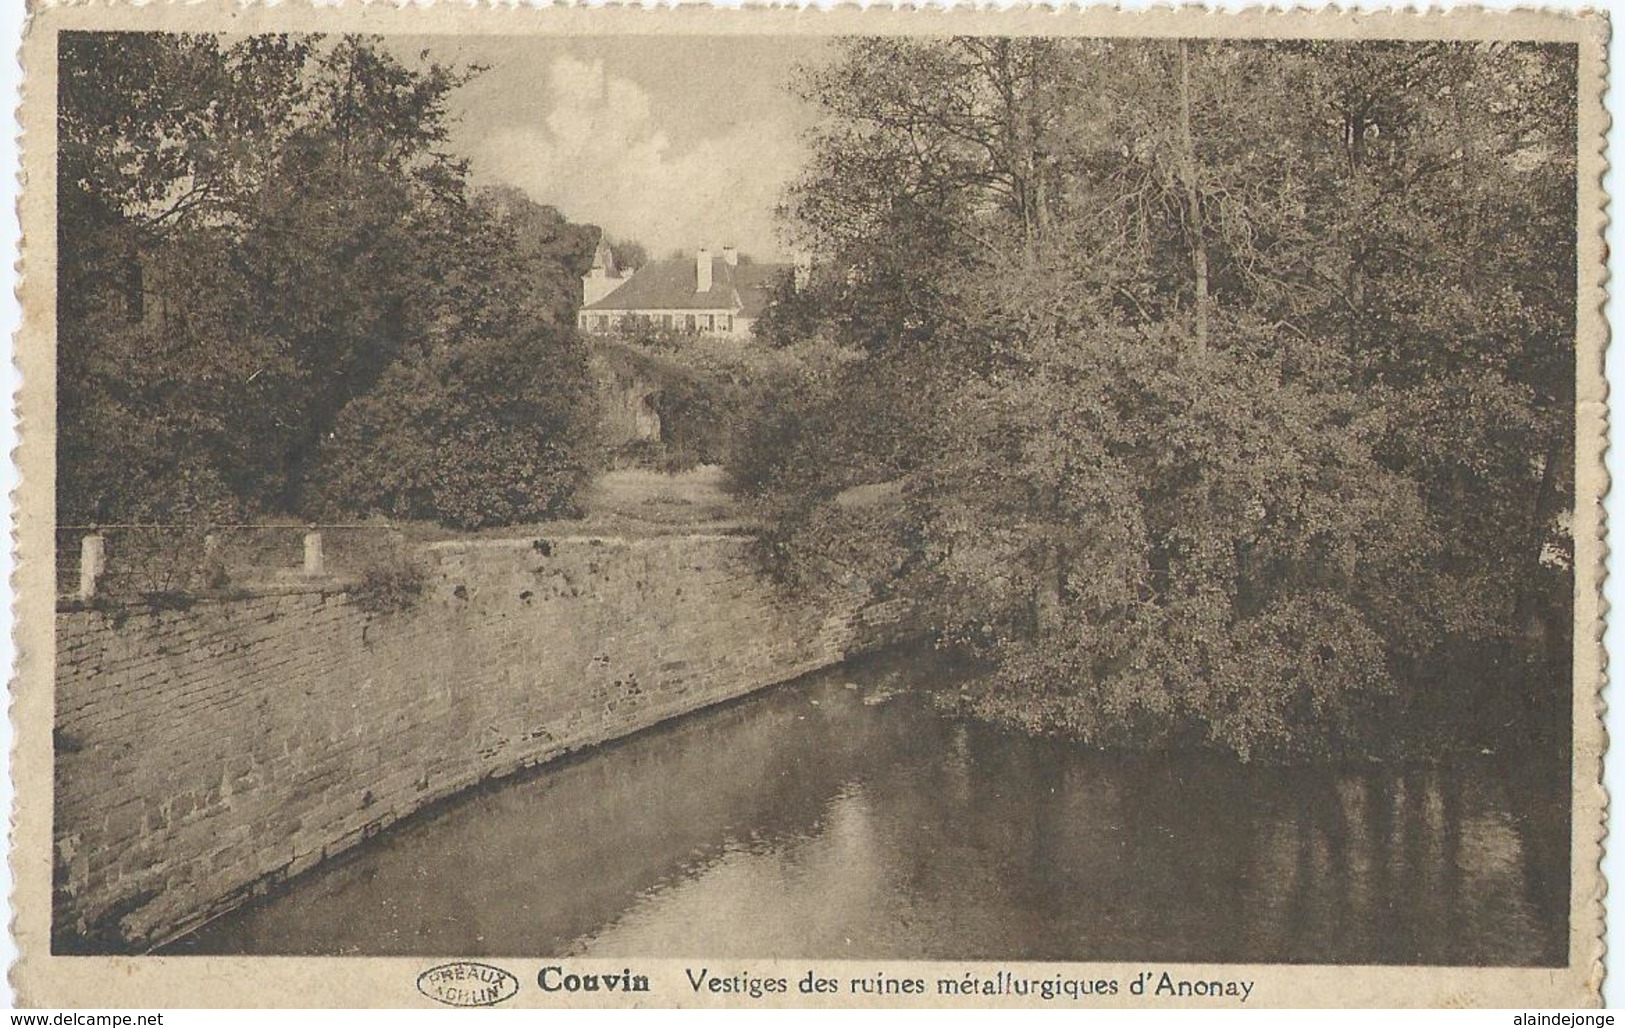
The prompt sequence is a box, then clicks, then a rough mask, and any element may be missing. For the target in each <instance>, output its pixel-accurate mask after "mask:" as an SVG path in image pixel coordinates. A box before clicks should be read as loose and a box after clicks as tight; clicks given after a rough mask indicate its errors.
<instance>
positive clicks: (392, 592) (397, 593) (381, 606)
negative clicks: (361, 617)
mask: <svg viewBox="0 0 1625 1028" xmlns="http://www.w3.org/2000/svg"><path fill="white" fill-rule="evenodd" d="M428 581H429V572H428V569H427V568H425V567H424V566H423V564H422V563H421V562H420V561H418V560H416V559H414V558H413V557H412V556H411V554H409V553H408V552H406V551H405V550H404V549H396V550H395V551H393V552H392V554H391V555H390V556H388V557H386V558H384V559H383V560H380V561H379V562H377V563H375V564H372V565H371V566H369V567H368V568H367V569H366V570H365V571H363V572H362V573H361V581H360V582H359V583H358V584H357V585H356V586H355V587H354V588H353V589H351V590H350V599H351V601H352V602H353V603H355V605H356V606H358V607H360V608H361V609H362V610H364V611H366V612H367V613H369V614H399V613H404V612H406V611H409V610H411V609H412V608H413V607H415V606H417V604H418V601H419V600H420V599H421V598H422V596H423V590H424V589H425V588H426V587H427V585H428Z"/></svg>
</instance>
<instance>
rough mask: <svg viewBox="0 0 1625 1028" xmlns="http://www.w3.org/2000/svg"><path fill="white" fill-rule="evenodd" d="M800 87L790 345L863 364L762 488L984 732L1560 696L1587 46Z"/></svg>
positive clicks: (824, 370) (1160, 728)
mask: <svg viewBox="0 0 1625 1028" xmlns="http://www.w3.org/2000/svg"><path fill="white" fill-rule="evenodd" d="M806 92H807V95H808V97H809V98H810V99H811V100H812V101H814V102H815V103H817V104H818V105H819V106H820V107H822V108H823V110H824V112H825V115H826V117H825V119H824V121H823V124H822V126H821V128H820V129H819V130H818V132H817V134H816V135H815V137H814V139H813V140H812V143H813V146H812V153H813V157H812V161H811V164H810V167H809V170H808V172H807V174H806V175H805V177H804V178H803V179H802V181H801V182H800V183H799V184H798V185H797V186H796V187H795V189H794V190H793V192H792V195H791V198H790V201H789V203H788V205H787V213H788V214H789V215H790V216H791V219H792V224H793V225H795V226H798V227H799V229H800V234H801V242H802V244H803V245H804V246H806V247H807V248H809V249H811V250H812V251H814V252H815V253H817V254H818V256H819V258H820V263H821V265H822V273H821V274H819V275H816V276H815V279H814V284H813V286H812V288H811V289H810V290H809V291H808V292H807V293H806V294H805V295H804V296H802V297H800V298H799V299H798V301H797V302H798V303H799V304H800V305H801V306H800V307H799V308H798V309H797V310H796V311H794V312H792V313H793V315H794V316H793V317H792V316H788V314H787V315H786V316H782V317H780V318H779V319H778V321H779V323H781V324H784V325H794V326H797V329H798V331H797V334H799V335H802V336H805V335H815V336H822V337H823V338H824V339H825V340H826V343H827V344H828V345H829V346H830V347H832V348H833V350H832V352H834V353H845V354H847V355H848V356H846V357H844V358H840V359H838V360H834V361H825V362H822V363H818V364H817V365H816V371H815V372H814V373H812V374H811V375H810V376H809V384H808V385H807V386H806V387H805V388H800V389H791V390H787V392H786V397H785V399H786V400H787V403H786V404H785V405H784V406H782V407H781V409H779V410H777V411H769V412H767V413H766V415H765V420H764V422H763V424H762V426H761V427H760V429H759V431H760V433H761V436H760V439H761V443H760V445H759V447H758V452H757V453H756V454H755V455H754V456H753V457H752V458H751V459H750V460H748V461H746V462H745V463H743V464H742V465H741V469H740V475H739V482H740V487H741V489H742V490H743V491H744V492H745V493H746V494H747V495H749V496H751V497H752V498H753V499H754V501H755V502H756V503H758V504H759V505H760V506H761V508H762V510H763V511H764V512H765V513H767V514H768V516H769V517H770V519H771V523H772V524H773V526H774V527H773V531H772V533H771V537H770V543H771V550H772V552H773V553H775V554H776V556H777V558H778V566H779V567H780V569H781V570H782V571H783V572H784V573H786V574H790V575H796V576H800V577H802V578H804V579H807V580H812V579H817V578H820V577H822V578H828V577H830V575H831V573H833V574H834V575H835V577H839V576H840V575H841V574H851V573H861V574H862V575H864V576H865V577H867V578H869V579H870V580H871V581H877V582H879V583H881V584H882V587H883V588H889V589H895V590H898V591H901V592H903V593H906V594H908V595H911V596H913V597H914V598H915V599H916V600H918V601H919V602H920V604H921V605H922V608H923V609H924V610H925V611H927V613H928V615H929V617H930V618H931V619H932V621H933V623H934V625H935V626H936V629H937V632H938V635H939V637H940V638H941V639H942V640H944V641H947V642H952V643H954V644H957V645H961V646H964V647H967V648H969V649H970V650H972V651H974V652H976V653H979V654H980V655H981V656H983V657H985V658H986V659H987V660H988V661H989V662H990V664H991V665H992V666H993V668H994V673H993V674H992V675H990V676H989V678H988V685H987V687H986V688H985V690H984V691H982V692H981V693H979V694H976V695H975V696H973V697H972V698H971V700H970V702H971V704H972V706H974V707H976V708H977V709H980V710H981V711H982V712H984V713H986V714H988V715H990V716H994V717H998V718H1005V719H1009V720H1013V721H1017V722H1020V723H1022V724H1024V725H1027V726H1028V727H1032V728H1036V729H1040V730H1052V729H1053V730H1062V731H1066V732H1069V733H1072V734H1076V735H1080V736H1083V737H1085V738H1089V739H1094V740H1097V741H1102V742H1114V743H1132V744H1146V743H1150V742H1155V741H1166V740H1168V739H1170V738H1175V737H1178V738H1185V737H1189V738H1191V739H1193V740H1197V741H1201V742H1204V743H1206V744H1211V745H1216V746H1219V747H1222V748H1227V749H1231V750H1235V751H1238V752H1241V753H1254V752H1281V753H1285V752H1294V751H1315V752H1323V751H1326V750H1328V749H1333V748H1340V747H1343V746H1348V745H1363V744H1364V743H1366V742H1368V741H1369V739H1361V738H1360V735H1361V732H1362V730H1368V729H1369V728H1370V727H1371V726H1373V725H1377V724H1380V723H1381V721H1380V719H1379V718H1376V717H1373V716H1372V714H1373V713H1374V712H1375V711H1376V710H1378V709H1384V710H1389V711H1392V712H1401V711H1408V712H1411V713H1416V712H1419V711H1428V710H1430V709H1431V707H1430V702H1429V701H1431V699H1433V698H1434V697H1437V696H1441V695H1442V696H1444V697H1446V699H1445V704H1444V705H1454V706H1455V707H1457V708H1458V709H1459V708H1471V709H1483V708H1484V707H1485V704H1484V703H1482V702H1481V701H1482V700H1484V699H1485V698H1486V690H1488V691H1492V692H1494V693H1495V695H1497V696H1501V697H1505V696H1506V695H1508V694H1509V693H1510V694H1513V695H1516V694H1517V693H1518V688H1519V686H1520V684H1521V683H1522V682H1524V681H1532V682H1534V683H1536V684H1535V686H1534V687H1532V688H1530V690H1529V691H1530V692H1531V693H1545V694H1547V695H1555V694H1556V693H1557V691H1558V690H1554V689H1552V688H1551V686H1550V682H1551V680H1552V679H1553V678H1557V679H1559V680H1561V679H1562V678H1563V677H1564V676H1565V671H1564V669H1563V668H1562V666H1561V660H1562V646H1561V640H1560V639H1556V636H1557V634H1558V633H1560V631H1561V626H1563V625H1566V623H1567V616H1566V613H1565V610H1566V608H1565V606H1564V605H1565V604H1566V602H1567V600H1566V594H1565V592H1564V590H1563V582H1564V581H1565V580H1566V578H1565V568H1564V566H1563V556H1562V550H1563V545H1564V544H1563V540H1562V519H1561V517H1560V516H1559V515H1560V513H1561V512H1562V511H1563V510H1564V509H1565V508H1566V507H1567V506H1568V505H1569V500H1568V499H1567V498H1566V490H1567V489H1568V488H1569V486H1568V482H1567V474H1566V470H1565V469H1566V466H1567V462H1568V461H1570V460H1571V456H1570V455H1569V453H1568V451H1567V449H1566V447H1567V440H1568V438H1569V433H1570V432H1572V425H1573V398H1572V384H1571V383H1572V375H1573V331H1574V329H1573V302H1574V292H1573V290H1574V284H1573V267H1574V238H1573V227H1572V226H1573V220H1572V219H1573V202H1574V201H1573V190H1572V182H1573V168H1574V163H1573V162H1574V153H1575V139H1574V121H1573V109H1574V102H1575V94H1574V68H1573V54H1572V49H1565V48H1562V47H1539V46H1532V45H1531V46H1487V45H1477V44H1449V45H1440V44H1400V43H1393V44H1386V43H1384V44H1341V43H1338V44H1333V43H1291V42H1286V43H1219V42H1191V41H1168V42H1155V41H1149V42H1148V41H1133V42H1121V41H1094V40H1084V41H1050V40H1017V39H998V38H967V39H954V40H950V41H940V42H936V41H927V42H922V41H912V40H910V41H897V40H878V41H877V40H857V41H853V42H851V43H849V44H847V49H846V52H845V54H844V55H843V57H842V59H840V60H838V61H836V62H835V63H834V64H833V65H832V66H830V67H829V68H827V69H824V70H822V71H819V72H816V73H814V74H812V75H811V76H810V77H809V79H808V82H807V89H806ZM770 323H771V321H770ZM853 405H857V406H859V407H861V408H862V416H860V417H853V416H851V414H850V413H843V411H845V412H849V411H850V408H851V407H852V406H853ZM883 478H895V479H898V480H900V481H901V483H902V484H903V495H904V497H905V502H904V503H903V504H902V505H901V506H899V507H898V508H896V509H894V510H892V511H890V512H889V513H887V514H885V515H883V516H882V515H877V513H876V512H875V511H874V510H873V509H870V508H867V507H858V508H855V507H854V506H853V505H851V504H847V503H843V502H842V490H843V489H846V488H847V487H849V486H853V485H860V484H864V483H866V482H873V481H877V480H879V479H883ZM1542 632H1544V634H1545V638H1546V640H1547V641H1548V642H1555V643H1556V644H1555V645H1552V646H1550V647H1549V648H1545V649H1542V648H1541V647H1538V646H1532V645H1531V644H1532V643H1533V642H1534V640H1535V638H1536V637H1537V636H1539V635H1540V634H1541V633H1542ZM1463 669H1470V670H1469V671H1468V673H1462V672H1463ZM1520 674H1522V675H1523V677H1522V678H1520V677H1519V676H1520ZM1396 699H1397V700H1398V702H1395V700H1396Z"/></svg>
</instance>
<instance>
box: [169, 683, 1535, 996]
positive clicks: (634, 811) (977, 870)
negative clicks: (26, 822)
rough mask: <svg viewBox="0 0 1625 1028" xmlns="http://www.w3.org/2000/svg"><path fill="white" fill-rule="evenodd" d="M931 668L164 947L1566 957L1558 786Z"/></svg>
mask: <svg viewBox="0 0 1625 1028" xmlns="http://www.w3.org/2000/svg"><path fill="white" fill-rule="evenodd" d="M933 661H934V658H929V657H928V658H927V659H925V660H919V659H917V658H916V657H914V656H911V655H909V654H905V653H896V654H887V655H881V656H877V657H875V658H870V659H863V660H858V661H854V662H851V663H848V664H843V665H841V666H838V667H832V668H829V669H826V670H823V671H819V672H814V673H813V674H811V675H809V676H806V677H804V678H802V679H798V680H797V681H795V682H791V683H787V684H785V685H781V686H777V687H774V688H772V689H767V690H760V691H757V692H754V693H752V694H750V695H748V696H745V697H742V698H740V699H738V700H735V701H731V702H729V703H726V704H722V705H718V706H714V707H710V708H707V709H706V710H704V711H700V712H697V713H695V714H692V715H689V716H687V717H683V718H679V719H674V720H672V721H668V722H666V723H663V724H661V725H659V726H656V727H653V728H651V729H649V730H647V731H644V732H640V733H638V734H637V735H634V736H630V737H627V738H625V739H621V740H618V741H615V742H612V743H609V744H606V745H604V746H601V747H598V748H595V749H593V750H591V751H588V752H584V753H582V754H581V755H579V756H578V757H575V758H572V759H570V760H568V761H564V762H561V763H557V764H551V765H548V766H546V767H541V768H537V769H535V770H533V771H531V772H528V773H526V774H525V775H523V776H518V777H515V778H512V779H508V780H505V781H503V782H501V783H491V784H490V785H489V786H488V787H486V788H482V789H481V790H479V791H478V792H475V793H469V794H464V795H463V796H462V797H459V798H453V799H451V800H448V801H446V802H445V803H443V804H440V805H438V806H436V807H435V808H433V809H432V810H429V811H425V812H424V814H423V815H421V816H420V817H417V818H413V819H411V820H410V821H407V822H403V823H401V824H400V825H398V826H396V827H395V828H394V829H392V830H391V831H389V832H387V833H384V834H383V835H381V836H379V837H378V838H376V839H374V840H370V841H368V842H367V843H365V844H364V845H362V846H360V847H358V848H357V849H356V850H354V851H353V852H352V853H350V854H348V855H347V856H345V857H344V858H342V859H340V860H338V861H335V862H332V863H329V864H327V865H324V866H323V867H321V868H318V869H316V870H315V871H313V872H311V873H310V874H309V875H307V876H304V877H302V878H301V879H299V880H298V881H296V882H292V883H289V884H288V885H287V886H286V887H284V888H282V889H280V890H278V891H277V892H276V893H275V894H274V895H272V896H268V897H266V898H264V899H263V900H260V901H258V902H256V903H255V904H253V905H252V906H249V907H245V908H243V909H242V910H240V911H238V912H236V913H233V914H231V915H228V916H227V917H224V918H222V919H220V920H219V921H218V922H216V923H214V924H212V925H210V926H208V927H207V928H205V929H204V930H202V931H201V932H199V933H197V934H196V935H193V936H191V937H188V938H187V939H183V940H180V941H179V942H177V943H176V944H175V945H174V946H172V947H170V948H169V949H168V950H166V952H169V953H173V954H176V955H180V954H219V955H228V954H229V955H253V954H257V955H300V954H317V953H329V954H331V953H347V954H357V955H363V954H366V955H379V956H387V955H402V956H404V955H412V956H424V955H428V954H441V953H453V952H454V953H458V954H463V955H468V956H471V957H480V956H485V957H492V958H500V957H514V956H518V955H523V954H535V953H554V954H559V955H561V956H563V955H568V956H583V957H602V958H606V959H607V958H623V957H626V958H630V957H670V956H679V955H683V956H691V955H693V954H696V953H703V954H705V955H707V956H709V957H714V958H719V959H720V958H724V957H741V958H746V957H748V958H752V959H764V958H768V957H779V958H783V959H796V958H804V959H813V958H819V959H860V960H862V959H875V960H882V959H915V960H919V959H942V960H949V959H987V960H1041V961H1051V960H1067V961H1072V960H1106V961H1124V960H1148V961H1160V962H1172V961H1181V962H1204V963H1212V962H1236V961H1242V962H1303V961H1314V962H1321V963H1340V964H1350V963H1361V964H1444V965H1463V964H1503V965H1513V964H1517V965H1544V966H1553V965H1560V964H1561V963H1563V960H1564V956H1565V953H1566V950H1565V945H1566V939H1567V935H1566V932H1565V931H1564V926H1565V925H1566V920H1565V918H1566V909H1567V908H1566V901H1565V896H1566V893H1564V892H1563V891H1562V890H1561V886H1562V884H1563V877H1562V876H1563V875H1564V874H1565V873H1566V871H1567V863H1566V860H1565V859H1564V858H1563V855H1562V854H1561V853H1558V852H1555V851H1554V850H1553V849H1552V848H1551V846H1550V843H1551V841H1552V839H1553V838H1555V837H1554V836H1552V835H1551V833H1550V832H1549V831H1548V828H1549V826H1548V825H1547V824H1546V823H1545V822H1543V821H1540V820H1538V818H1537V815H1538V813H1539V809H1540V807H1541V805H1542V804H1549V803H1550V801H1551V797H1550V796H1547V795H1545V794H1542V793H1540V792H1538V791H1532V790H1530V789H1528V788H1527V787H1525V786H1524V785H1521V784H1520V783H1519V780H1518V778H1517V777H1516V775H1511V774H1509V773H1508V769H1506V768H1504V767H1501V766H1499V765H1498V764H1497V762H1495V761H1493V760H1484V759H1480V760H1478V761H1475V762H1468V763H1462V764H1458V765H1453V766H1450V767H1440V768H1422V769H1417V768H1411V769H1400V768H1371V767H1366V768H1340V769H1333V768H1307V769H1302V768H1300V769H1289V768H1272V767H1264V766H1258V765H1251V766H1248V765H1242V764H1240V763H1239V762H1237V761H1235V760H1234V759H1233V758H1228V759H1227V758H1222V757H1214V756H1207V755H1192V754H1142V755H1139V756H1125V755H1121V754H1102V753H1099V752H1098V751H1092V750H1089V749H1088V748H1086V747H1081V746H1077V745H1075V744H1069V743H1065V742H1062V741H1060V740H1056V739H1041V738H1033V737H1030V736H1026V735H1023V734H1020V733H1014V732H1009V731H1003V730H1000V729H996V728H993V727H991V726H988V725H985V724H980V723H975V722H968V721H963V720H959V719H954V718H949V717H945V716H942V715H941V714H939V713H937V712H936V711H935V710H933V709H932V705H931V703H930V696H931V694H933V693H935V692H936V691H938V690H939V689H941V688H943V687H944V686H945V685H947V686H948V687H949V688H951V687H952V686H951V682H947V681H945V680H944V679H943V678H942V677H941V676H940V675H939V672H938V670H936V669H932V670H925V668H926V667H927V665H929V664H931V663H932V662H933ZM515 897H520V899H519V901H518V902H516V901H515Z"/></svg>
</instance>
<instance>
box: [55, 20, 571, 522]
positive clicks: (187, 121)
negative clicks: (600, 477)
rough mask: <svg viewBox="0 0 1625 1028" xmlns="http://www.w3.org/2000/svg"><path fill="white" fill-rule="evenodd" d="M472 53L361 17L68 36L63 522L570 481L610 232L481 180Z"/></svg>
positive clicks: (510, 496)
mask: <svg viewBox="0 0 1625 1028" xmlns="http://www.w3.org/2000/svg"><path fill="white" fill-rule="evenodd" d="M466 78H467V73H464V72H459V71H455V70H452V69H448V68H445V67H442V66H440V65H436V64H432V63H427V62H420V63H419V65H412V64H409V63H406V62H403V60H402V59H400V58H397V57H396V56H393V55H392V54H391V53H389V52H388V51H387V50H386V49H384V48H383V46H382V45H381V44H380V43H378V42H376V41H369V40H364V39H357V38H348V37H347V38H343V39H338V40H332V41H329V40H323V39H320V38H317V37H309V36H306V37H288V36H256V37H251V38H247V39H244V40H243V41H241V42H237V43H232V44H229V45H228V44H226V43H223V42H222V41H221V40H220V39H218V38H216V37H207V36H177V35H165V34H159V33H129V34H106V33H96V34H89V33H66V34H64V35H63V36H62V39H61V50H60V76H59V82H60V86H59V89H60V94H59V101H60V104H59V108H60V115H59V124H58V136H59V145H58V153H59V163H58V212H59V215H58V242H59V264H58V275H59V281H58V293H57V295H58V297H59V300H58V380H57V388H58V409H59V418H60V424H61V431H60V432H59V434H58V478H57V488H58V515H59V518H60V519H61V520H62V521H64V522H85V521H108V520H130V519H156V520H165V521H193V520H200V519H205V518H221V517H243V516H253V515H256V514H263V513H277V512H282V513H295V514H301V515H305V516H326V515H332V514H337V513H342V512H365V511H383V512H386V513H389V514H392V515H397V516H409V517H426V518H434V519H438V520H441V521H444V522H447V523H450V524H458V525H479V524H487V523H492V522H501V521H509V520H521V519H527V518H535V517H539V516H543V515H545V514H547V513H550V512H553V511H556V510H558V509H560V508H561V507H563V506H565V505H567V504H568V502H569V498H570V495H571V492H572V490H573V489H574V487H575V485H576V484H577V483H578V482H579V481H580V479H581V478H582V476H583V474H584V473H585V471H586V469H587V468H588V466H589V464H590V461H591V460H592V459H593V456H592V449H591V433H590V431H587V427H586V426H587V425H588V424H589V419H588V416H587V413H586V406H587V405H588V404H589V403H590V396H589V394H588V379H587V371H586V359H585V353H584V351H583V347H582V344H581V343H580V341H579V340H578V339H577V337H576V334H575V331H574V328H573V324H574V316H575V315H574V308H575V305H576V303H577V301H578V298H579V297H578V292H577V290H578V286H577V276H579V275H580V274H582V273H583V272H584V270H585V266H586V265H587V264H588V263H590V259H591V253H592V249H593V247H594V246H595V245H596V242H597V231H596V230H595V229H593V228H591V227H589V226H580V225H572V224H570V223H568V222H567V221H566V220H565V219H564V218H563V217H561V216H560V215H559V214H558V212H556V211H554V210H552V209H551V208H545V207H540V206H538V205H536V204H534V203H532V202H531V201H529V200H527V199H525V198H524V197H523V196H521V195H519V194H518V193H516V192H514V191H511V190H496V191H489V192H485V193H481V194H477V195H476V194H473V193H472V192H471V190H470V189H469V187H468V185H467V182H466V168H465V167H464V165H463V164H462V163H461V162H460V161H458V160H457V159H455V158H453V157H452V156H450V155H449V154H447V153H446V152H444V150H443V147H442V144H443V143H444V141H445V139H446V133H447V118H448V113H447V99H448V96H449V95H450V94H451V92H452V91H453V90H454V89H456V88H457V87H458V86H459V85H460V84H461V83H462V82H464V81H465V80H466Z"/></svg>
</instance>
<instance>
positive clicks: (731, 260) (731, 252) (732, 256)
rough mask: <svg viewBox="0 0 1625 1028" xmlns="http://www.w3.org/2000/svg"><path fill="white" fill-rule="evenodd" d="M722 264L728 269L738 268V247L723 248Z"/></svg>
mask: <svg viewBox="0 0 1625 1028" xmlns="http://www.w3.org/2000/svg"><path fill="white" fill-rule="evenodd" d="M722 263H724V264H726V265H727V266H728V267H730V268H737V267H739V247H737V246H724V247H723V248H722Z"/></svg>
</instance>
